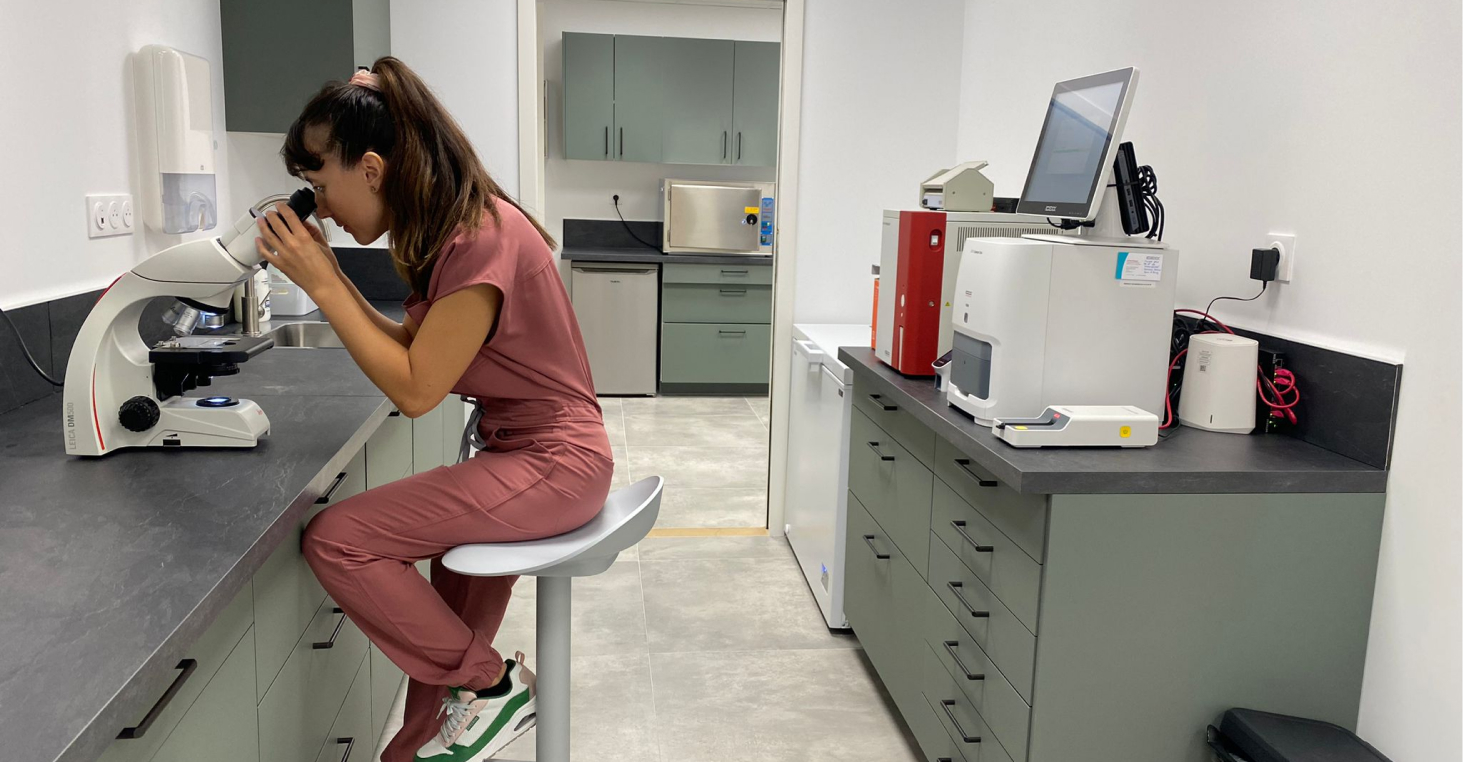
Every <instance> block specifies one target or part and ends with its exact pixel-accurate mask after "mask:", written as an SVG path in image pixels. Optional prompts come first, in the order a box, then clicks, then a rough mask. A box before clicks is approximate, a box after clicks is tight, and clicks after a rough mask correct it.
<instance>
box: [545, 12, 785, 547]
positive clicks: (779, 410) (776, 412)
mask: <svg viewBox="0 0 1463 762" xmlns="http://www.w3.org/2000/svg"><path fill="white" fill-rule="evenodd" d="M517 2H518V143H519V147H518V183H519V188H518V197H519V199H520V201H521V202H522V203H523V204H524V205H525V206H527V207H529V208H530V209H531V210H533V211H534V212H536V213H538V214H542V213H543V211H544V185H545V181H544V169H545V167H544V161H545V156H544V152H545V149H546V147H547V146H545V145H544V132H543V129H542V127H543V125H545V123H546V122H545V120H546V118H547V115H546V111H545V105H546V104H545V103H544V98H545V97H547V95H546V88H545V83H544V78H543V73H542V69H541V65H542V61H543V40H542V36H541V35H540V32H539V28H540V20H541V15H540V10H541V2H540V0H517ZM805 4H806V0H785V1H784V3H783V11H782V41H781V42H782V64H781V87H780V88H779V94H778V111H777V122H778V128H777V129H778V136H777V216H776V222H775V223H774V224H775V225H776V226H777V233H776V236H775V237H774V239H773V241H774V243H773V247H772V249H773V262H772V267H773V275H772V277H773V281H772V358H771V367H772V373H771V378H770V387H771V388H770V394H771V419H770V422H769V423H770V426H769V428H770V429H771V435H770V440H769V447H768V463H767V532H768V534H769V535H771V536H773V537H781V536H783V534H784V533H785V531H784V525H785V522H784V516H785V514H786V507H785V506H786V502H787V500H786V492H787V457H788V452H787V447H788V439H787V430H788V387H789V386H790V384H791V382H792V376H791V375H790V374H791V365H792V354H791V353H792V321H793V307H794V299H795V298H796V296H797V244H796V241H797V227H798V226H797V217H798V204H797V197H798V161H799V149H800V144H801V140H802V97H803V17H804V6H805Z"/></svg>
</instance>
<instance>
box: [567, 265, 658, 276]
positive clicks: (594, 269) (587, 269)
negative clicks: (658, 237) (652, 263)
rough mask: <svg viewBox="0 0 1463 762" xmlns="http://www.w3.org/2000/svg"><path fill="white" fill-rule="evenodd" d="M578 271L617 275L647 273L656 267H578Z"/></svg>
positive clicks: (576, 270)
mask: <svg viewBox="0 0 1463 762" xmlns="http://www.w3.org/2000/svg"><path fill="white" fill-rule="evenodd" d="M574 272H577V273H615V274H617V275H646V274H649V273H653V272H655V268H653V267H652V268H649V269H646V270H621V269H619V268H617V267H576V268H574Z"/></svg>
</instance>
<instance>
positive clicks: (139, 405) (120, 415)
mask: <svg viewBox="0 0 1463 762" xmlns="http://www.w3.org/2000/svg"><path fill="white" fill-rule="evenodd" d="M159 417H161V414H160V413H159V412H158V406H157V403H156V402H154V401H153V400H152V398H151V397H143V396H140V395H139V396H137V397H133V398H132V399H130V400H127V401H126V402H123V403H122V409H121V410H119V411H118V412H117V419H118V420H119V421H121V422H122V427H123V428H125V429H127V430H128V431H147V430H148V429H150V428H152V427H153V426H156V425H157V421H158V418H159Z"/></svg>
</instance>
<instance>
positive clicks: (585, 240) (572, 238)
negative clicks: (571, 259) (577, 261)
mask: <svg viewBox="0 0 1463 762" xmlns="http://www.w3.org/2000/svg"><path fill="white" fill-rule="evenodd" d="M625 225H629V226H630V230H633V231H635V235H637V236H640V238H641V239H643V240H644V241H645V242H646V243H650V244H654V246H655V247H656V248H659V246H660V242H661V224H660V221H659V220H656V221H641V220H627V221H626V222H623V223H622V222H620V221H619V220H564V240H562V241H560V242H559V245H560V246H563V247H566V248H568V247H575V246H583V247H592V248H597V249H643V248H645V245H644V244H642V243H640V242H639V241H636V240H635V239H634V237H632V236H631V235H630V232H629V231H627V230H626V229H625Z"/></svg>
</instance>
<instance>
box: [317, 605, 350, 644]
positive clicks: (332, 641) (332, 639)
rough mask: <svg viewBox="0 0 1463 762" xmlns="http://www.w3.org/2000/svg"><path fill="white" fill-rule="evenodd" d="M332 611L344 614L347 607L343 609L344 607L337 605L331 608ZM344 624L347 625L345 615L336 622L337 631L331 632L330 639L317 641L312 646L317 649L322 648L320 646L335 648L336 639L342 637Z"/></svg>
mask: <svg viewBox="0 0 1463 762" xmlns="http://www.w3.org/2000/svg"><path fill="white" fill-rule="evenodd" d="M331 612H332V613H336V614H344V613H345V609H343V608H341V607H339V606H336V607H334V608H332V609H331ZM344 626H345V617H344V616H342V617H341V618H340V621H339V622H336V623H335V632H332V633H330V640H321V641H316V642H314V643H312V644H310V647H311V648H315V649H320V648H335V639H336V638H338V637H340V628H342V627H344Z"/></svg>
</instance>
